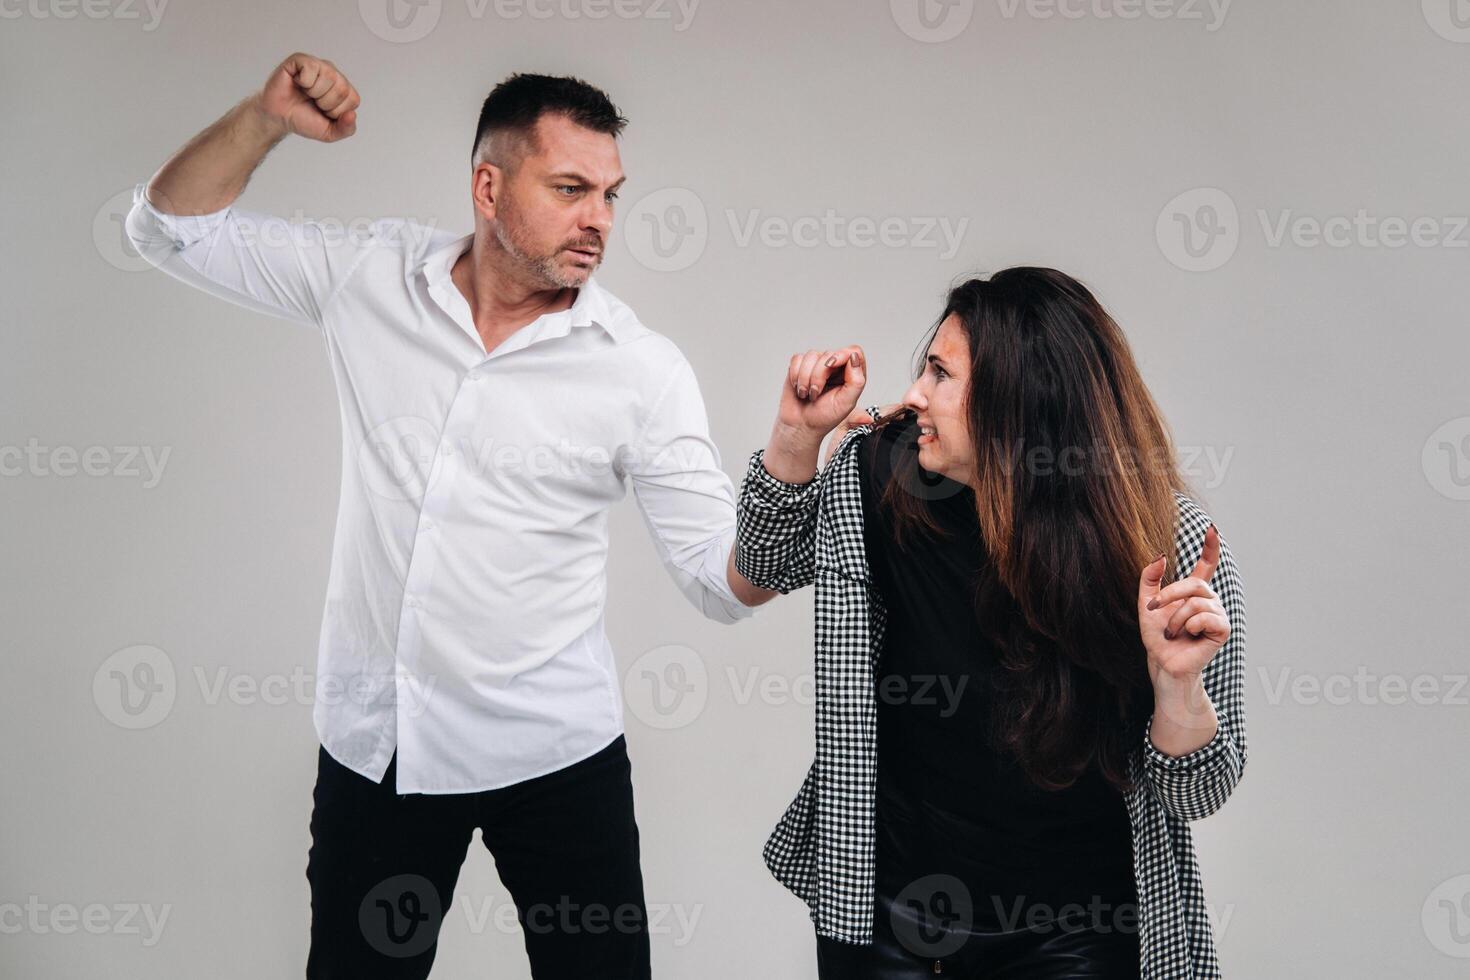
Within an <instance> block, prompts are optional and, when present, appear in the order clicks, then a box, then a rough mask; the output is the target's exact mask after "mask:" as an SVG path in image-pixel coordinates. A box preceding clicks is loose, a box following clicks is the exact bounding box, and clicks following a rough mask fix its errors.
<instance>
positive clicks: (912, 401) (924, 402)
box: [903, 381, 929, 412]
mask: <svg viewBox="0 0 1470 980" xmlns="http://www.w3.org/2000/svg"><path fill="white" fill-rule="evenodd" d="M903 403H904V405H905V406H907V407H908V408H911V409H913V410H914V411H916V412H922V411H923V410H924V409H925V408H927V407H928V406H929V401H928V399H926V398H925V397H924V393H923V392H922V391H920V390H919V382H917V381H915V382H914V383H913V384H912V385H910V386H909V390H908V391H906V392H904V393H903Z"/></svg>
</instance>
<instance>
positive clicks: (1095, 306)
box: [871, 267, 1189, 792]
mask: <svg viewBox="0 0 1470 980" xmlns="http://www.w3.org/2000/svg"><path fill="white" fill-rule="evenodd" d="M950 316H954V317H956V319H957V320H958V322H959V324H960V325H961V326H962V327H963V330H964V333H965V336H966V337H967V339H968V340H969V346H970V388H969V392H968V397H967V411H966V414H967V416H968V419H969V424H970V433H971V436H972V439H973V442H974V452H975V470H976V477H977V479H976V483H975V487H974V489H975V508H976V513H977V515H978V517H979V525H980V534H981V538H982V543H983V546H984V549H985V553H986V557H987V561H986V562H985V563H984V568H983V571H982V574H981V580H980V583H979V587H978V589H977V592H976V596H975V605H976V610H975V611H976V615H977V617H978V620H979V623H980V625H981V628H982V630H983V631H984V633H985V634H986V635H987V636H988V638H989V639H990V640H991V642H992V643H993V645H994V647H995V650H996V654H997V656H998V665H997V669H996V670H995V671H994V672H993V676H994V677H995V689H994V694H995V698H994V704H993V709H992V712H991V714H992V719H993V723H992V726H993V727H992V730H993V737H994V740H995V745H996V747H997V748H1000V749H1003V750H1006V751H1008V752H1009V753H1010V754H1011V755H1012V756H1013V757H1014V758H1015V759H1016V760H1017V761H1018V762H1019V764H1020V765H1021V767H1022V770H1023V771H1024V772H1025V773H1026V774H1027V776H1028V777H1029V778H1030V779H1031V780H1032V782H1034V783H1035V784H1036V785H1038V786H1041V787H1043V788H1047V789H1062V788H1065V787H1067V786H1070V785H1071V784H1072V783H1073V782H1074V781H1075V780H1076V779H1077V777H1078V776H1079V775H1081V774H1082V772H1083V771H1084V770H1085V769H1086V768H1087V767H1088V766H1089V765H1090V764H1092V763H1093V762H1094V760H1095V761H1096V763H1097V765H1098V767H1099V769H1100V770H1101V772H1102V774H1103V776H1104V777H1105V778H1106V779H1107V780H1108V782H1109V783H1111V784H1112V785H1114V786H1115V787H1117V788H1118V789H1120V790H1122V791H1125V792H1126V791H1127V790H1128V789H1129V788H1130V787H1131V779H1130V773H1129V755H1130V753H1131V752H1132V751H1133V750H1134V749H1135V748H1136V746H1137V745H1138V740H1139V739H1141V738H1142V737H1143V734H1142V733H1143V725H1144V722H1145V720H1146V719H1147V717H1148V715H1149V714H1150V713H1151V712H1152V710H1153V689H1152V685H1151V683H1150V680H1149V677H1148V670H1147V664H1146V655H1145V653H1144V649H1143V644H1142V641H1141V639H1140V637H1139V632H1138V579H1139V575H1140V574H1141V573H1142V570H1143V568H1144V566H1146V565H1148V564H1149V563H1150V562H1151V561H1153V560H1154V559H1155V558H1156V557H1157V556H1158V554H1159V553H1160V552H1165V553H1167V554H1168V555H1169V556H1170V562H1171V564H1172V557H1173V552H1174V545H1173V542H1174V524H1175V518H1176V515H1177V513H1178V506H1177V504H1176V502H1175V499H1174V491H1176V490H1178V491H1181V492H1185V493H1188V492H1189V491H1188V487H1187V485H1186V484H1185V482H1184V480H1183V478H1182V477H1181V476H1180V474H1179V471H1178V467H1177V465H1176V463H1175V454H1174V446H1173V439H1172V436H1171V434H1170V432H1169V429H1168V426H1167V424H1166V423H1165V421H1164V419H1163V416H1162V415H1161V414H1160V412H1159V410H1158V407H1157V405H1155V404H1154V400H1153V397H1152V396H1151V395H1150V394H1149V392H1148V389H1147V388H1146V387H1145V386H1144V383H1143V379H1142V378H1141V377H1140V375H1139V373H1138V368H1137V366H1136V365H1135V364H1134V361H1133V355H1132V353H1131V351H1130V350H1129V348H1128V343H1127V341H1126V339H1125V338H1124V336H1123V332H1122V330H1121V329H1120V328H1119V327H1118V325H1117V323H1115V322H1114V321H1113V318H1112V317H1111V316H1109V315H1108V313H1107V311H1105V310H1104V309H1103V308H1102V305H1101V304H1100V303H1098V301H1097V299H1096V298H1095V297H1094V296H1093V295H1092V293H1091V292H1090V291H1088V289H1087V288H1086V287H1085V286H1083V285H1082V284H1081V283H1079V282H1078V281H1077V280H1075V279H1073V278H1071V277H1070V276H1067V275H1065V274H1063V273H1061V272H1058V271H1056V270H1055V269H1043V268H1032V267H1018V268H1013V269H1007V270H1004V271H1002V272H998V273H996V274H995V275H994V276H992V277H991V278H990V279H989V280H980V279H972V280H970V281H968V282H965V283H963V284H961V285H959V286H957V287H955V288H954V289H953V290H951V291H950V294H949V297H948V299H947V300H946V303H945V309H944V313H943V314H942V315H941V316H940V317H939V319H938V320H937V321H936V322H935V325H934V327H933V328H932V329H931V331H930V333H929V335H928V337H926V339H925V341H924V343H923V346H922V347H921V353H920V355H919V367H918V370H919V371H922V370H923V369H924V360H925V357H926V355H927V353H928V348H929V345H930V343H932V340H933V336H934V334H935V333H937V331H938V329H939V326H940V325H941V324H942V323H943V322H944V321H945V320H946V319H947V318H949V317H950ZM906 412H907V410H901V411H899V412H895V413H893V414H891V415H889V416H886V417H884V418H881V419H878V420H877V422H878V424H880V425H883V424H887V423H889V422H891V421H893V420H895V419H897V418H898V417H900V416H902V415H904V414H905V413H906ZM871 441H872V442H874V443H876V441H877V440H876V438H875V439H874V440H871ZM924 479H925V478H924V476H923V475H922V474H921V473H920V472H919V466H918V460H917V454H916V453H903V454H901V455H900V457H899V460H898V462H897V463H896V464H895V470H894V478H893V479H892V480H891V481H890V482H889V484H888V487H887V490H886V491H885V494H884V497H883V501H884V505H885V506H886V507H888V508H890V509H891V512H892V513H893V515H894V518H895V520H894V524H895V530H896V532H897V534H898V538H899V541H900V544H902V545H903V546H905V547H908V544H907V542H908V541H910V540H912V538H913V537H914V536H915V535H916V534H917V535H919V536H922V535H923V534H925V533H930V534H933V533H938V532H939V531H940V528H939V525H938V524H937V523H936V522H935V520H934V518H933V516H932V515H931V514H930V513H929V508H928V506H927V505H926V502H925V500H926V496H928V495H926V494H924V493H915V492H913V488H915V487H918V486H921V485H922V482H923V480H924ZM931 479H932V478H931ZM1172 578H1173V575H1172V574H1166V576H1165V581H1169V580H1171V579H1172Z"/></svg>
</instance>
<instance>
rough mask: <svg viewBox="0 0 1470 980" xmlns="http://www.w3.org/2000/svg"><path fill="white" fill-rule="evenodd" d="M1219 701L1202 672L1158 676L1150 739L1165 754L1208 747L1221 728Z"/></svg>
mask: <svg viewBox="0 0 1470 980" xmlns="http://www.w3.org/2000/svg"><path fill="white" fill-rule="evenodd" d="M1219 727H1220V719H1219V716H1218V715H1217V714H1216V713H1215V703H1214V702H1213V701H1211V700H1210V695H1209V693H1208V692H1207V691H1206V690H1205V685H1204V679H1203V677H1202V675H1200V674H1191V675H1189V676H1187V677H1176V676H1174V675H1171V674H1167V673H1165V672H1163V671H1160V672H1158V673H1157V674H1155V676H1154V715H1153V722H1152V724H1151V725H1150V726H1149V740H1150V741H1151V742H1153V744H1154V748H1156V749H1158V750H1159V751H1160V752H1162V753H1163V754H1164V755H1169V756H1181V755H1188V754H1189V753H1191V752H1194V751H1195V750H1197V749H1201V748H1204V747H1205V746H1206V745H1208V744H1209V743H1210V741H1211V740H1212V739H1214V737H1215V732H1216V731H1218V730H1219Z"/></svg>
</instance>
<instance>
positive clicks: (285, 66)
mask: <svg viewBox="0 0 1470 980" xmlns="http://www.w3.org/2000/svg"><path fill="white" fill-rule="evenodd" d="M361 101H362V100H361V98H360V97H359V96H358V94H357V89H355V88H353V87H352V83H351V82H349V81H348V80H347V77H346V76H345V75H343V74H342V73H341V72H340V71H338V70H337V66H336V65H333V64H332V63H331V62H330V61H326V60H324V59H321V58H315V57H313V56H311V55H309V54H302V53H300V52H297V53H295V54H292V55H291V56H289V57H288V58H286V60H285V61H282V62H281V63H280V64H279V65H278V66H276V69H275V70H274V71H273V72H271V75H270V78H269V79H267V80H266V83H265V86H264V87H263V88H262V89H261V90H260V91H259V92H256V93H254V94H252V95H250V96H248V97H246V98H245V99H243V100H241V101H240V102H239V103H238V104H237V105H236V106H235V107H234V108H232V109H231V110H230V111H229V112H227V113H225V114H224V116H222V117H221V118H220V119H219V120H218V121H216V122H215V123H214V124H213V125H211V126H210V127H209V128H207V129H205V130H204V131H203V132H201V133H200V134H199V135H197V136H195V137H194V138H193V139H191V140H190V141H189V142H188V143H186V144H184V146H183V148H182V149H180V150H179V151H178V152H177V153H175V154H174V155H173V156H172V157H170V158H169V159H168V160H167V162H165V163H164V165H163V166H162V167H160V168H159V170H158V173H156V174H154V175H153V178H152V180H150V181H149V182H148V188H147V193H148V201H149V203H151V204H152V205H153V206H154V207H155V208H157V209H158V210H160V211H163V212H166V213H168V214H213V213H214V212H216V211H220V210H223V209H224V208H226V207H228V206H229V205H231V204H233V203H234V202H235V199H236V198H238V197H239V196H240V194H241V192H243V191H244V190H245V184H246V183H247V182H248V181H249V180H250V175H251V174H252V173H254V172H255V168H256V167H258V166H260V162H261V161H262V160H264V159H265V157H266V154H268V153H269V152H270V151H271V149H272V148H274V147H275V145H276V144H277V143H279V142H280V141H281V140H283V139H285V138H286V136H288V135H290V134H291V133H296V134H298V135H300V136H305V137H306V138H307V139H314V140H318V141H320V142H323V143H335V142H337V141H338V140H343V139H346V138H347V137H349V136H351V135H352V134H353V133H354V132H356V131H357V107H358V105H359V104H360V103H361Z"/></svg>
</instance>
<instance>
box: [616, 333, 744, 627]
mask: <svg viewBox="0 0 1470 980" xmlns="http://www.w3.org/2000/svg"><path fill="white" fill-rule="evenodd" d="M634 450H635V451H634V452H633V453H632V454H631V457H630V458H629V459H628V460H626V462H625V464H624V465H625V467H626V470H627V473H628V475H629V477H630V478H631V480H632V483H633V496H634V499H636V500H637V502H638V509H639V512H640V513H641V514H642V515H643V521H644V523H645V524H646V525H647V526H648V530H649V533H650V534H651V535H652V537H653V541H654V545H655V547H656V548H657V550H658V555H659V559H660V560H661V561H662V562H663V565H664V568H665V569H667V570H668V573H669V575H670V577H672V578H673V580H674V583H675V584H676V585H677V586H678V587H679V591H681V592H682V593H683V594H684V596H685V597H686V598H687V599H688V600H689V601H690V602H691V603H692V604H693V605H694V607H695V608H696V609H698V610H699V611H700V612H701V613H702V614H703V615H704V616H706V617H708V618H709V619H712V620H714V621H716V622H719V623H734V622H736V621H738V620H741V619H746V618H748V617H750V616H752V615H753V614H754V613H755V608H754V607H752V606H747V605H745V603H743V602H741V601H740V600H739V599H738V598H737V597H736V596H735V593H734V592H733V591H732V590H731V588H730V581H729V577H728V575H727V572H726V569H727V567H728V563H729V560H730V549H731V548H733V547H734V546H735V487H734V484H733V483H732V482H731V480H730V477H729V476H728V475H727V474H726V473H725V471H724V470H723V469H722V468H721V463H720V451H719V449H718V448H717V447H716V446H715V444H714V442H713V441H712V440H711V439H710V435H709V420H708V417H707V415H706V413H705V405H704V397H703V395H702V394H701V393H700V390H699V382H698V380H697V379H696V378H695V376H694V369H693V367H691V366H690V364H689V362H688V361H687V360H684V359H683V358H682V357H680V358H679V359H678V360H677V361H676V362H675V364H674V366H673V367H672V369H671V371H670V373H669V376H668V378H667V380H666V381H665V383H664V384H663V386H662V389H661V391H660V392H659V394H658V395H657V397H656V398H655V399H654V402H653V406H652V408H651V410H650V412H649V415H648V418H647V420H646V421H645V422H644V423H643V429H642V435H641V436H640V437H639V438H638V440H637V441H636V443H635V445H634Z"/></svg>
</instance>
